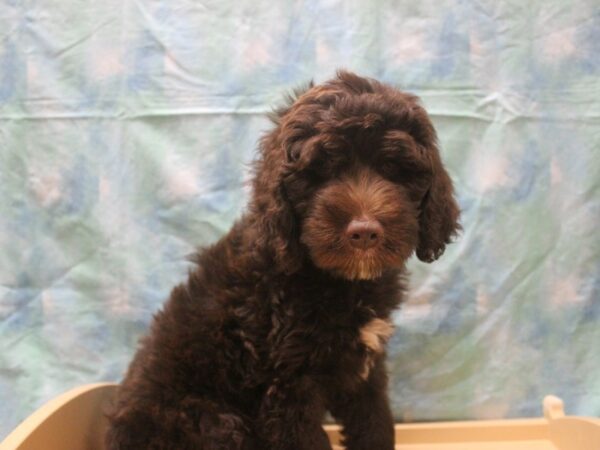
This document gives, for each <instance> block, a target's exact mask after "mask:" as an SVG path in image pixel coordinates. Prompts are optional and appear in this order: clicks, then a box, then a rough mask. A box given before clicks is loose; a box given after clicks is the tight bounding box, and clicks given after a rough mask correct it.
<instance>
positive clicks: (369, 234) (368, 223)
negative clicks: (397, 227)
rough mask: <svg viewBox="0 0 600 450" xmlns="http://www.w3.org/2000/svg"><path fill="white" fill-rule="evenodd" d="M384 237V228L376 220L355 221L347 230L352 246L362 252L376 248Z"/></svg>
mask: <svg viewBox="0 0 600 450" xmlns="http://www.w3.org/2000/svg"><path fill="white" fill-rule="evenodd" d="M382 236H383V227H382V226H381V224H380V223H379V222H378V221H377V220H375V219H354V220H352V221H351V222H350V223H349V224H348V227H347V228H346V238H347V239H348V241H349V242H350V244H351V245H352V246H353V247H355V248H359V249H362V250H366V249H368V248H372V247H375V246H376V245H377V244H378V243H379V241H380V240H381V237H382Z"/></svg>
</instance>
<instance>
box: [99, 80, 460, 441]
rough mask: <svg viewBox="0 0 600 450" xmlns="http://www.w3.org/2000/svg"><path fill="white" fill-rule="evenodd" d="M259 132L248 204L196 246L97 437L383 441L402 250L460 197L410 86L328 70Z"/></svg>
mask: <svg viewBox="0 0 600 450" xmlns="http://www.w3.org/2000/svg"><path fill="white" fill-rule="evenodd" d="M272 120H273V122H274V129H273V130H272V131H271V132H269V133H268V134H267V135H266V136H264V138H263V139H262V140H261V143H260V154H259V156H258V158H257V161H256V163H255V166H254V179H253V185H252V186H253V194H252V198H251V200H250V204H249V206H248V208H247V212H246V213H245V214H244V215H243V216H242V217H241V219H239V221H238V222H236V223H235V224H234V225H233V227H232V229H231V231H230V232H229V233H228V234H227V235H226V236H225V237H223V238H222V239H221V240H220V241H218V242H217V243H216V244H214V245H212V246H211V247H209V248H206V249H204V250H202V251H201V252H200V253H199V254H198V255H197V256H196V257H195V263H196V265H195V268H194V269H193V270H192V271H191V272H190V274H189V279H188V280H187V282H186V283H184V284H182V285H180V286H178V287H176V288H175V289H174V290H173V292H172V293H171V297H170V299H169V300H168V302H167V303H166V304H165V305H164V308H163V309H162V311H160V312H159V313H158V314H157V315H156V316H155V318H154V321H153V323H152V327H151V331H150V333H149V335H148V336H147V337H146V338H145V339H144V340H143V341H142V343H141V347H140V349H139V351H138V352H137V354H136V356H135V358H134V360H133V362H132V363H131V366H130V368H129V371H128V373H127V375H126V377H125V379H124V381H123V382H122V384H121V386H120V388H119V392H118V396H117V400H116V402H115V405H114V407H113V410H112V411H111V412H110V415H109V416H110V427H109V430H108V433H107V437H106V442H107V446H108V448H109V449H111V450H136V449H145V450H163V449H179V450H183V449H196V450H234V449H235V450H238V449H244V450H326V449H328V450H330V449H331V445H330V443H329V441H328V439H327V436H326V434H325V432H324V431H323V428H322V426H321V422H322V419H323V416H324V414H325V412H326V411H330V412H331V414H332V415H333V417H335V418H336V419H337V420H339V421H340V422H341V423H342V425H343V436H344V445H345V446H346V447H347V448H348V449H349V450H392V449H393V448H394V430H393V418H392V414H391V412H390V408H389V404H388V399H387V387H386V385H387V376H386V371H385V365H384V353H385V345H386V342H387V341H388V339H389V338H390V336H391V334H392V330H393V326H392V323H391V320H390V314H391V313H392V311H393V310H394V308H396V307H397V306H398V305H399V304H400V302H401V300H402V292H403V289H404V285H403V274H404V271H405V269H404V267H405V263H406V261H407V259H408V258H409V257H410V256H411V255H412V254H413V252H416V255H417V256H418V258H419V259H421V260H423V261H426V262H431V261H433V260H435V259H437V258H438V257H439V256H440V255H441V254H442V252H443V251H444V248H445V246H446V244H448V243H449V242H450V241H451V238H452V237H453V236H454V235H455V234H456V232H457V231H458V230H459V224H458V216H459V210H458V207H457V204H456V202H455V200H454V198H453V188H452V183H451V181H450V178H449V176H448V174H447V173H446V171H445V170H444V168H443V166H442V163H441V161H440V156H439V153H438V149H437V143H436V134H435V131H434V128H433V126H432V124H431V122H430V120H429V118H428V116H427V113H426V112H425V110H424V109H423V108H422V107H421V106H420V105H419V102H418V99H417V98H416V97H414V96H413V95H410V94H407V93H404V92H401V91H399V90H396V89H394V88H392V87H390V86H388V85H385V84H382V83H379V82H377V81H375V80H372V79H367V78H361V77H359V76H357V75H354V74H352V73H350V72H344V71H340V72H338V74H337V77H336V78H334V79H333V80H331V81H329V82H326V83H324V84H322V85H319V86H313V85H310V86H309V87H308V88H307V89H305V90H303V91H299V92H296V93H295V96H294V97H292V98H290V99H289V102H288V104H287V105H286V106H285V107H283V108H281V109H279V110H278V111H276V113H274V114H273V117H272Z"/></svg>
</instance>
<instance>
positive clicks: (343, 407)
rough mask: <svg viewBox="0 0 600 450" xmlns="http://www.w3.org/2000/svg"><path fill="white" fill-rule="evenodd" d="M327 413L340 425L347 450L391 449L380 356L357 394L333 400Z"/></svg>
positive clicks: (339, 395)
mask: <svg viewBox="0 0 600 450" xmlns="http://www.w3.org/2000/svg"><path fill="white" fill-rule="evenodd" d="M330 411H331V414H332V415H333V416H334V417H335V418H336V419H337V420H339V421H340V422H341V423H342V426H343V428H344V429H343V435H344V445H345V446H346V449H347V450H375V449H377V450H393V449H394V420H393V417H392V413H391V411H390V406H389V401H388V398H387V375H386V373H385V367H384V361H383V357H382V356H379V357H378V359H377V360H376V362H375V366H374V367H373V368H372V369H371V371H370V373H369V376H368V378H367V380H366V381H365V382H364V383H362V384H361V385H360V387H359V388H358V390H357V391H355V392H352V393H337V395H333V396H332V398H331V399H330Z"/></svg>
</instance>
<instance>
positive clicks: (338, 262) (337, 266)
mask: <svg viewBox="0 0 600 450" xmlns="http://www.w3.org/2000/svg"><path fill="white" fill-rule="evenodd" d="M340 256H341V255H340ZM340 256H338V257H337V258H334V259H333V260H331V259H329V260H324V259H321V258H317V259H316V260H314V259H313V262H314V263H315V265H316V266H317V267H319V268H320V269H322V270H325V271H327V272H329V273H331V274H333V275H334V276H336V277H338V278H344V279H346V280H351V281H358V280H376V279H377V278H380V277H381V276H382V275H383V273H384V272H385V271H386V270H388V269H393V268H397V267H399V266H401V263H399V262H397V263H396V264H389V262H388V263H387V264H386V263H385V262H383V261H382V259H381V257H380V256H379V255H378V254H377V252H375V251H354V252H351V254H347V255H344V256H343V257H340Z"/></svg>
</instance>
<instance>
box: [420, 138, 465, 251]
mask: <svg viewBox="0 0 600 450" xmlns="http://www.w3.org/2000/svg"><path fill="white" fill-rule="evenodd" d="M428 153H429V157H430V160H431V166H432V179H431V184H430V186H429V190H428V191H427V193H426V194H425V196H424V197H423V200H422V202H421V214H420V217H419V244H418V246H417V257H418V258H419V259H420V260H421V261H424V262H428V263H429V262H432V261H435V260H436V259H438V258H439V257H440V256H442V254H443V253H444V250H445V249H446V244H449V243H450V242H451V241H452V238H453V237H454V236H455V235H456V234H457V232H458V231H460V229H461V226H460V224H459V223H458V218H459V215H460V210H459V208H458V205H457V203H456V200H455V199H454V189H453V187H452V181H451V180H450V176H449V175H448V173H447V172H446V170H445V169H444V166H443V165H442V162H441V160H440V156H439V153H438V150H437V146H435V145H432V148H430V149H429V151H428Z"/></svg>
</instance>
